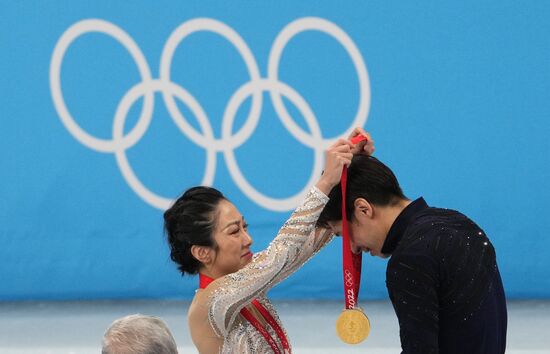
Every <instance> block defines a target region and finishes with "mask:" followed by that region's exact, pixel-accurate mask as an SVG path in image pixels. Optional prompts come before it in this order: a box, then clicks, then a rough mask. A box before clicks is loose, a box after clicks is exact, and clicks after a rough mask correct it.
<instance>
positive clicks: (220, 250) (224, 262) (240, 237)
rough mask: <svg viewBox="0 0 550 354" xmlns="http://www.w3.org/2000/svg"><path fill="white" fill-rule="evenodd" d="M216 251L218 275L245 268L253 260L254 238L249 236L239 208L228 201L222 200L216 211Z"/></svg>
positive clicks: (214, 264)
mask: <svg viewBox="0 0 550 354" xmlns="http://www.w3.org/2000/svg"><path fill="white" fill-rule="evenodd" d="M216 214H217V215H216V217H217V222H216V227H215V228H214V241H215V242H216V244H217V249H216V250H215V251H214V252H215V255H214V263H213V264H212V266H213V267H214V268H215V270H216V273H218V274H222V275H227V274H230V273H234V272H236V271H238V270H239V269H241V268H243V267H244V266H245V265H247V264H248V263H249V262H250V261H251V260H252V252H251V251H250V246H251V245H252V238H251V237H250V235H249V234H248V225H247V224H246V223H245V221H244V217H243V216H242V215H241V213H239V211H238V210H237V208H236V207H235V206H234V205H233V204H232V203H231V202H229V201H227V200H221V201H220V203H219V205H218V208H217V211H216Z"/></svg>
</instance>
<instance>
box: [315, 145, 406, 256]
mask: <svg viewBox="0 0 550 354" xmlns="http://www.w3.org/2000/svg"><path fill="white" fill-rule="evenodd" d="M346 194H347V196H346V199H347V200H346V213H347V216H346V219H347V220H348V222H349V227H350V231H351V244H352V250H353V251H354V252H359V251H364V252H369V251H370V252H371V255H376V256H383V255H382V252H381V251H382V246H383V244H384V241H385V240H386V236H387V234H388V231H389V229H390V227H391V225H392V224H393V222H394V221H395V218H397V216H398V215H399V213H400V212H401V211H402V210H403V208H404V207H405V206H406V205H407V204H408V203H409V201H408V200H407V198H406V197H405V195H404V194H403V192H402V191H401V187H400V186H399V182H398V181H397V178H396V177H395V175H394V174H393V172H392V171H391V170H390V169H389V168H388V167H387V166H386V165H384V164H383V163H382V162H380V161H379V160H378V159H376V158H375V157H372V156H366V155H356V156H354V158H353V160H352V162H351V164H350V166H349V168H348V180H347V190H346ZM329 198H330V201H329V202H328V204H327V205H326V207H325V209H324V210H323V212H322V213H321V216H320V217H319V221H318V225H319V226H322V227H326V228H330V229H332V231H333V232H334V233H336V234H340V235H341V232H342V192H341V186H340V184H338V185H337V186H336V187H334V188H333V189H332V191H331V192H330V194H329Z"/></svg>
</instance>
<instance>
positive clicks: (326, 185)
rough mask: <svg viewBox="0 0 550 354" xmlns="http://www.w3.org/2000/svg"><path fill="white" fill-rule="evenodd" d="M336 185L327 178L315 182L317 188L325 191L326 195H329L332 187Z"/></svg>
mask: <svg viewBox="0 0 550 354" xmlns="http://www.w3.org/2000/svg"><path fill="white" fill-rule="evenodd" d="M334 186H336V184H334V183H331V182H328V181H327V180H325V179H320V180H319V181H318V182H317V183H316V184H315V187H317V189H319V190H320V191H321V192H323V193H324V194H325V195H326V196H328V194H329V193H330V191H331V190H332V188H334Z"/></svg>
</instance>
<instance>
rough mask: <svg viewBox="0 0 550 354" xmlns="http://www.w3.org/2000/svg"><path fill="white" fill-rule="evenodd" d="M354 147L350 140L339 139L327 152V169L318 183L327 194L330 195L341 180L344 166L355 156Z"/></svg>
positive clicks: (318, 186)
mask: <svg viewBox="0 0 550 354" xmlns="http://www.w3.org/2000/svg"><path fill="white" fill-rule="evenodd" d="M357 145H359V144H357ZM353 148H354V145H353V144H352V143H351V142H350V141H349V140H346V139H338V141H336V142H335V143H334V144H333V145H331V146H330V147H329V148H328V149H327V151H326V152H325V170H324V171H323V174H322V175H321V177H320V178H319V181H318V182H317V184H316V186H317V188H319V190H321V192H323V193H324V194H325V195H328V194H329V193H330V191H331V190H332V188H333V187H334V186H336V185H337V184H338V183H339V182H340V177H341V176H342V169H343V168H344V166H349V164H350V163H351V159H352V158H353V153H352V149H353Z"/></svg>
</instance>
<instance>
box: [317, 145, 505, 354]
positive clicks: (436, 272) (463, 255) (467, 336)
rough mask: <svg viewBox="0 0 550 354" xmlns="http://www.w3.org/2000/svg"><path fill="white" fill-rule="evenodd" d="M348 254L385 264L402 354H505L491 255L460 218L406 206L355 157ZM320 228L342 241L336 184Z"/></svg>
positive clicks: (369, 162)
mask: <svg viewBox="0 0 550 354" xmlns="http://www.w3.org/2000/svg"><path fill="white" fill-rule="evenodd" d="M346 193H347V200H346V203H347V204H346V208H347V214H348V215H347V219H348V221H349V228H350V235H351V236H350V242H351V248H352V251H353V252H355V253H357V252H360V251H363V252H370V253H371V255H373V256H379V257H390V256H391V259H390V260H389V262H388V265H387V270H386V286H387V288H388V293H389V296H390V299H391V301H392V304H393V307H394V310H395V313H396V315H397V317H398V320H399V328H400V337H401V347H402V349H403V353H407V354H408V353H422V354H429V353H457V354H474V353H480V354H481V353H483V354H493V353H495V354H496V353H499V354H500V353H504V351H505V347H506V327H507V314H506V300H505V297H504V290H503V286H502V280H501V278H500V274H499V271H498V267H497V263H496V256H495V250H494V248H493V246H492V244H491V242H490V241H489V239H488V238H487V236H486V235H485V233H484V232H483V230H481V229H480V228H479V227H478V226H477V225H476V224H475V223H474V222H473V221H471V220H470V219H468V218H467V217H466V216H464V215H463V214H461V213H459V212H457V211H453V210H447V209H438V208H433V207H429V206H428V205H427V204H426V202H425V201H424V199H423V198H419V199H417V200H415V201H410V200H408V199H407V198H406V197H405V196H404V194H403V192H402V191H401V188H400V186H399V183H398V181H397V179H396V177H395V175H394V174H393V172H392V171H391V170H390V169H389V168H388V167H386V166H385V165H384V164H383V163H381V162H380V161H379V160H377V159H376V158H374V157H372V156H366V155H357V156H355V157H354V158H353V160H352V162H351V164H350V166H349V169H348V182H347V192H346ZM329 197H330V201H329V203H328V204H327V205H326V207H325V209H324V210H323V212H322V214H321V216H320V218H319V225H320V226H324V227H327V228H331V229H332V231H333V232H334V233H335V234H341V219H342V216H341V210H342V208H341V203H342V194H341V191H340V185H338V186H336V187H335V188H334V189H333V190H332V191H331V192H330V194H329Z"/></svg>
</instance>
